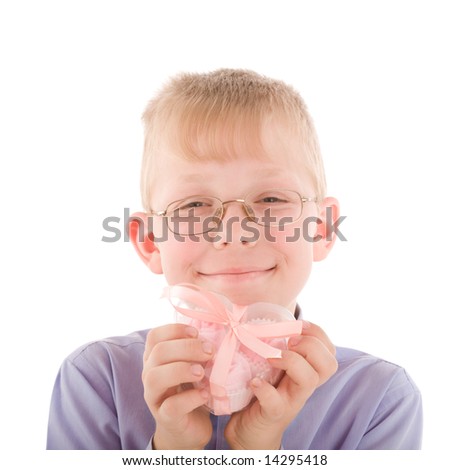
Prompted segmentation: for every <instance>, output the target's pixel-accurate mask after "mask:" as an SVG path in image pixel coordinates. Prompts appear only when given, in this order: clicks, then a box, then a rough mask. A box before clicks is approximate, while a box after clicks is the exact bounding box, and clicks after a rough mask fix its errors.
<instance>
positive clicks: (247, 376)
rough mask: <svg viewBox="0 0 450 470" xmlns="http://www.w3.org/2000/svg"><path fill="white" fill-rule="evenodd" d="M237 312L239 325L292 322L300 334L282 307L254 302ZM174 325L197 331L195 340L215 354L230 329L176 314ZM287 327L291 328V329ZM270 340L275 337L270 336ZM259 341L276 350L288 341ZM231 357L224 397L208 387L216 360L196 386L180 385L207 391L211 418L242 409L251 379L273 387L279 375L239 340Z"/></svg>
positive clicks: (206, 366) (250, 394)
mask: <svg viewBox="0 0 450 470" xmlns="http://www.w3.org/2000/svg"><path fill="white" fill-rule="evenodd" d="M214 295H215V296H216V297H217V298H219V299H220V300H221V302H223V304H225V305H227V306H228V308H233V304H231V302H230V301H229V300H228V299H227V298H226V297H224V296H221V295H219V294H214ZM176 303H177V304H178V306H180V305H184V306H187V307H188V308H191V309H192V308H194V309H195V308H196V307H195V306H193V305H192V304H191V305H189V302H183V301H181V302H180V301H178V302H176ZM176 303H173V305H174V306H176ZM230 306H231V307H230ZM234 307H236V306H234ZM239 308H241V309H242V308H244V313H243V315H242V318H241V319H240V321H239V324H248V325H263V324H273V325H275V324H276V323H278V322H287V321H288V322H292V321H294V322H295V324H296V325H295V330H296V331H295V334H296V335H298V334H300V333H301V327H302V322H301V321H297V320H296V319H295V317H294V316H293V315H292V313H291V312H290V311H289V310H287V309H285V308H283V307H280V306H278V305H273V304H269V303H266V302H258V303H255V304H251V305H249V306H247V307H239ZM175 321H176V322H177V323H184V324H187V325H191V326H193V327H194V328H196V329H197V330H198V331H199V338H201V339H204V340H206V341H209V342H211V343H212V344H213V345H214V350H215V351H216V352H217V351H218V350H219V348H220V346H221V344H222V342H223V341H224V340H225V339H226V336H227V334H228V333H229V331H230V329H231V326H230V325H224V324H220V323H217V322H214V321H213V322H209V321H205V320H204V319H202V320H199V319H197V318H192V317H190V316H186V315H183V314H182V313H180V312H179V311H176V312H175ZM289 326H290V327H294V325H289ZM291 329H292V328H291ZM274 336H278V335H276V334H275V333H274ZM289 336H293V334H292V333H291V334H290V335H289ZM260 340H261V341H263V342H264V343H266V344H268V345H270V346H271V347H273V348H276V349H277V350H283V349H286V348H287V341H288V337H281V338H280V337H273V338H264V339H262V338H260ZM278 352H279V351H278ZM231 354H233V357H232V359H231V366H230V368H229V370H228V375H227V377H226V380H224V388H225V396H223V395H224V394H223V393H221V394H220V395H219V394H217V393H214V388H213V387H211V384H210V376H211V372H212V370H213V366H214V363H215V359H216V357H215V356H214V357H213V358H212V359H211V360H210V361H208V362H206V363H205V364H204V369H205V375H204V377H203V379H202V380H201V381H200V382H194V383H193V384H185V385H184V388H190V387H192V386H193V387H195V388H200V389H206V390H208V392H209V394H210V398H209V400H208V402H207V403H206V405H205V406H206V407H207V408H208V409H209V411H210V412H211V413H213V414H215V415H224V414H231V413H234V412H236V411H239V410H242V409H243V408H245V407H246V406H247V405H248V404H249V403H250V402H251V400H252V398H253V396H254V394H253V391H252V390H251V388H250V385H249V384H250V381H251V380H252V379H253V378H254V377H259V378H260V379H262V380H265V381H267V382H269V383H270V384H272V385H276V384H277V383H278V382H279V380H280V379H281V376H282V374H283V371H282V370H280V369H275V368H274V367H272V366H270V364H269V362H268V361H267V359H265V358H264V357H262V356H260V355H259V354H257V353H256V352H254V351H252V350H251V349H249V348H248V347H247V346H245V345H244V344H242V342H240V341H239V340H238V342H237V346H236V347H235V350H234V353H233V352H231ZM224 373H226V372H224Z"/></svg>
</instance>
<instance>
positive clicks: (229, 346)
mask: <svg viewBox="0 0 450 470" xmlns="http://www.w3.org/2000/svg"><path fill="white" fill-rule="evenodd" d="M163 297H167V298H168V300H169V302H170V303H171V304H172V306H173V307H174V308H175V310H177V311H178V312H180V313H181V314H183V315H185V316H188V317H190V318H194V319H197V320H202V321H206V322H210V323H217V324H220V325H223V326H224V327H228V331H227V332H226V334H225V337H224V339H223V341H222V343H221V344H220V346H219V349H218V351H217V353H216V356H215V359H214V364H213V365H212V369H211V375H210V378H209V382H210V391H211V395H213V396H214V397H216V398H219V399H223V398H226V396H227V390H226V382H227V377H228V373H229V371H230V368H231V364H232V360H233V356H234V353H235V351H236V349H237V348H238V346H239V343H242V344H243V345H244V346H246V347H247V348H248V349H250V350H251V351H253V352H255V353H256V354H258V355H259V356H261V357H263V358H264V359H268V358H272V357H281V350H280V349H278V348H275V347H273V346H271V345H269V344H267V343H265V342H264V341H261V339H260V338H286V337H291V336H296V335H299V334H300V333H301V331H302V322H301V321H295V320H294V319H293V320H291V321H281V322H276V323H273V322H271V323H245V321H244V319H245V316H246V313H247V312H248V310H249V308H251V309H252V310H255V311H257V312H258V314H259V316H260V317H269V318H270V317H273V316H274V314H275V315H280V314H281V315H283V316H285V315H286V312H287V313H288V315H290V316H292V314H291V312H289V311H288V310H287V309H285V308H284V307H281V306H279V305H275V304H271V303H267V302H257V303H254V304H251V305H248V306H242V305H236V304H233V303H231V302H230V301H229V300H228V299H227V298H226V297H224V296H222V295H220V294H215V293H213V292H209V291H207V290H205V289H202V288H200V287H198V286H195V285H193V284H177V285H175V286H168V287H166V288H165V289H164V292H163Z"/></svg>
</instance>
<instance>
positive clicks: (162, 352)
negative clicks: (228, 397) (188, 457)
mask: <svg viewBox="0 0 450 470" xmlns="http://www.w3.org/2000/svg"><path fill="white" fill-rule="evenodd" d="M212 355H213V346H212V345H211V344H209V343H206V342H203V341H201V340H200V339H198V332H197V330H195V328H192V327H190V326H186V325H182V324H172V325H165V326H161V327H159V328H155V329H153V330H151V331H150V332H149V334H148V335H147V342H146V346H145V352H144V368H143V371H142V382H143V385H144V398H145V401H146V403H147V406H148V408H149V409H150V412H151V413H152V415H153V417H154V418H155V421H156V432H155V435H154V436H153V447H154V448H155V449H158V450H159V449H203V447H204V446H205V445H206V444H207V443H208V442H209V440H210V439H211V434H212V426H211V421H210V419H209V412H208V411H207V410H205V409H202V408H199V407H201V406H202V405H204V404H205V403H206V402H207V401H208V394H207V392H205V391H202V392H200V391H199V390H197V389H191V390H183V389H182V388H181V384H183V383H191V382H199V381H200V380H201V379H202V378H203V375H204V373H205V371H204V369H203V367H202V365H201V363H202V362H206V361H207V360H209V359H211V356H212Z"/></svg>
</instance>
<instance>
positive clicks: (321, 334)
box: [302, 321, 336, 355]
mask: <svg viewBox="0 0 450 470" xmlns="http://www.w3.org/2000/svg"><path fill="white" fill-rule="evenodd" d="M302 335H303V336H314V337H316V338H318V339H319V340H320V341H321V342H322V343H323V344H324V345H325V346H326V347H327V349H328V350H329V351H330V352H331V354H333V355H335V354H336V347H335V345H334V344H333V343H332V342H331V340H330V338H328V336H327V334H326V333H325V331H323V330H322V328H320V326H317V325H315V324H314V323H311V322H309V321H304V322H303V328H302Z"/></svg>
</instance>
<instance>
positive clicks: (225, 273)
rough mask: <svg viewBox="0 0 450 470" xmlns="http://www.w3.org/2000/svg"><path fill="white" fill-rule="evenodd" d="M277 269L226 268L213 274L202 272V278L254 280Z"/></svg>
mask: <svg viewBox="0 0 450 470" xmlns="http://www.w3.org/2000/svg"><path fill="white" fill-rule="evenodd" d="M274 269H275V266H273V267H271V268H260V267H245V268H226V269H223V270H219V271H215V272H212V273H203V272H200V273H199V274H200V275H201V276H206V277H208V278H213V279H223V280H230V281H232V280H240V281H243V280H246V279H254V278H257V277H259V276H263V275H265V274H267V273H270V272H271V271H273V270H274Z"/></svg>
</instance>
